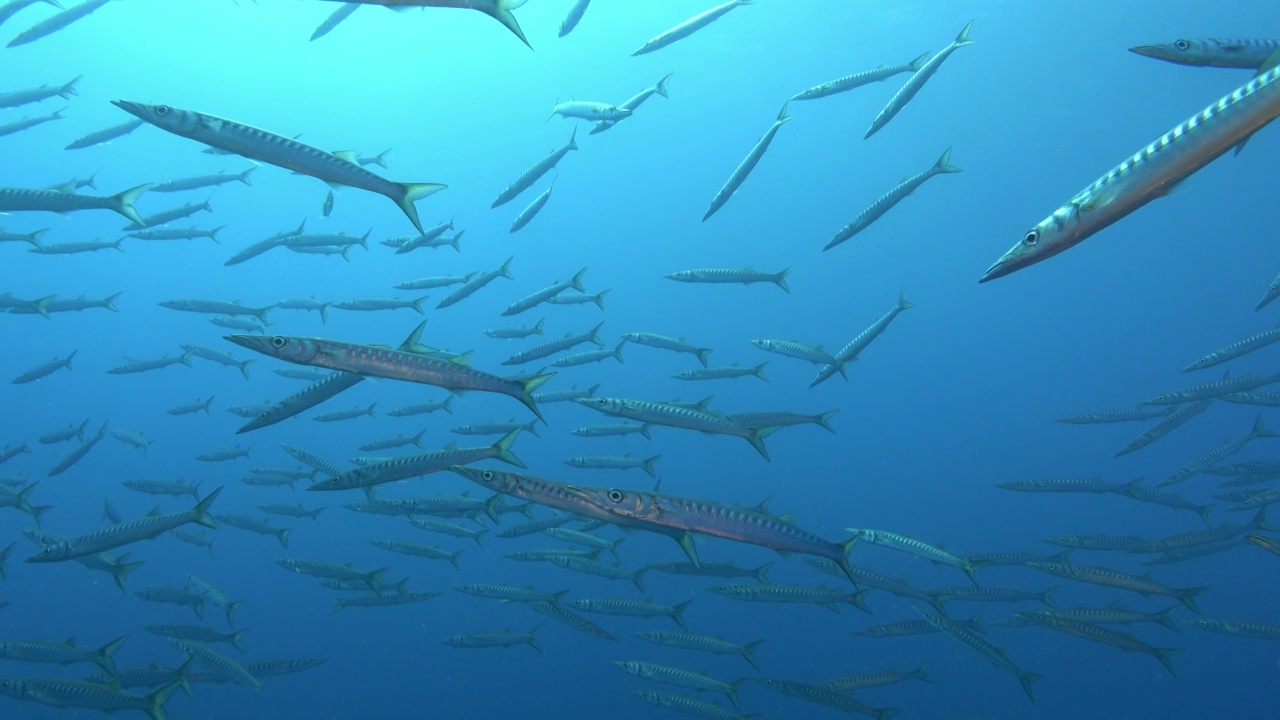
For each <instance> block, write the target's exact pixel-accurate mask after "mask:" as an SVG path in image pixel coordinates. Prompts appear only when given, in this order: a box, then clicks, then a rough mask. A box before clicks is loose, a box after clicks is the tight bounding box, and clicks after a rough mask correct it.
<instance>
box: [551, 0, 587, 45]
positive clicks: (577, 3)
mask: <svg viewBox="0 0 1280 720" xmlns="http://www.w3.org/2000/svg"><path fill="white" fill-rule="evenodd" d="M590 4H591V0H574V2H573V7H571V8H569V12H568V13H567V14H566V15H565V16H564V20H561V21H560V33H559V35H560V37H564V36H565V35H568V34H569V33H571V32H573V29H574V28H576V27H578V23H579V22H580V21H581V20H582V16H583V14H585V13H586V12H587V6H589V5H590Z"/></svg>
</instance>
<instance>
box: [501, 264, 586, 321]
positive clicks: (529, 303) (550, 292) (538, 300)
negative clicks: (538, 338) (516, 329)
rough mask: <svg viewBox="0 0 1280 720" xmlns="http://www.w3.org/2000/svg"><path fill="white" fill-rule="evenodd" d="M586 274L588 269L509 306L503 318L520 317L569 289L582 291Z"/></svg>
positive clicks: (504, 311)
mask: <svg viewBox="0 0 1280 720" xmlns="http://www.w3.org/2000/svg"><path fill="white" fill-rule="evenodd" d="M586 273H587V268H582V269H581V270H579V271H578V272H576V273H574V275H573V277H572V278H569V279H568V280H560V281H557V282H555V283H552V284H551V285H549V286H547V287H545V288H543V289H542V290H539V291H537V292H535V293H533V294H531V295H528V296H526V297H524V298H522V299H520V300H517V301H515V302H513V303H511V304H510V305H508V306H507V309H506V310H503V311H502V316H503V317H508V316H510V315H519V314H520V313H522V312H524V311H526V310H531V309H533V308H535V307H537V306H538V305H540V304H542V303H543V302H545V301H546V300H548V299H549V298H552V297H554V296H556V295H559V294H560V293H562V292H564V291H565V290H568V289H569V288H574V289H576V290H578V291H581V290H582V276H583V275H586ZM539 334H541V333H539Z"/></svg>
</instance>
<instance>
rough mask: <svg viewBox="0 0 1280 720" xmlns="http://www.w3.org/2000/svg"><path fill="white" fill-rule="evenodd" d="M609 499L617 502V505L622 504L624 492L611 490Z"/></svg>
mask: <svg viewBox="0 0 1280 720" xmlns="http://www.w3.org/2000/svg"><path fill="white" fill-rule="evenodd" d="M609 499H610V500H611V501H613V502H616V503H620V502H622V491H621V490H610V491H609Z"/></svg>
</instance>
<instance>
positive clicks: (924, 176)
mask: <svg viewBox="0 0 1280 720" xmlns="http://www.w3.org/2000/svg"><path fill="white" fill-rule="evenodd" d="M958 172H961V170H960V168H958V167H956V166H954V165H952V164H951V148H947V149H946V151H945V152H943V153H942V157H940V158H938V161H937V162H936V163H934V164H933V167H931V168H929V169H928V170H925V171H924V172H922V173H918V174H916V175H912V176H911V177H909V178H907V179H906V180H903V181H902V182H900V183H898V185H897V186H896V187H894V188H893V189H892V190H890V191H889V192H887V193H885V194H884V195H881V196H880V197H879V198H877V199H876V201H875V202H873V203H871V206H870V207H868V208H867V209H866V210H863V211H862V212H860V213H858V216H857V217H855V218H854V219H853V220H852V221H851V222H850V223H849V224H848V225H845V226H844V227H842V228H840V231H839V232H837V233H836V236H835V237H834V238H832V239H831V242H829V243H827V245H826V247H824V248H822V249H823V250H830V249H831V248H833V247H835V246H837V245H839V244H841V243H843V242H844V241H846V240H848V239H849V238H851V237H853V236H854V235H857V234H858V233H860V232H862V231H863V230H866V229H867V228H868V227H870V226H871V223H873V222H875V221H876V220H879V219H880V218H881V217H883V216H884V214H885V213H887V212H889V211H890V210H892V209H893V207H894V206H895V205H897V204H898V203H900V202H902V201H903V200H905V199H906V197H907V196H908V195H910V194H911V193H913V192H915V191H916V189H917V188H919V187H920V186H921V185H923V184H925V183H926V182H928V180H929V179H930V178H932V177H934V176H935V175H944V174H946V173H958Z"/></svg>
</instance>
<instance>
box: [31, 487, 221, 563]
mask: <svg viewBox="0 0 1280 720" xmlns="http://www.w3.org/2000/svg"><path fill="white" fill-rule="evenodd" d="M221 492H222V488H217V489H216V490H214V491H213V492H211V493H209V494H208V496H206V497H205V499H203V500H201V501H200V502H198V503H196V505H195V507H193V508H191V509H190V510H184V511H183V512H177V513H168V514H163V515H148V516H146V517H142V518H138V519H136V520H129V521H127V522H123V523H119V524H117V525H111V526H109V527H105V528H102V529H101V530H95V531H94V532H91V533H88V534H85V535H77V536H75V537H69V538H65V539H63V540H61V541H59V542H55V543H53V544H51V545H48V546H46V547H45V548H44V549H42V550H41V551H40V552H38V553H36V554H35V555H32V556H31V557H29V558H27V560H26V561H27V562H29V563H47V562H61V561H63V560H72V559H75V558H78V557H84V556H86V555H94V554H97V553H100V552H104V551H106V550H111V549H113V548H118V547H120V546H122V545H128V544H130V543H135V542H138V541H140V540H146V539H148V538H153V537H155V536H157V535H160V534H162V533H166V532H168V531H170V530H173V529H175V528H178V527H181V526H182V525H186V524H188V523H196V524H199V525H204V526H205V527H208V528H213V529H215V530H216V529H217V527H218V523H216V522H214V520H213V517H212V516H211V515H209V507H210V506H211V505H213V501H214V500H216V499H217V498H218V494H219V493H221Z"/></svg>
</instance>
